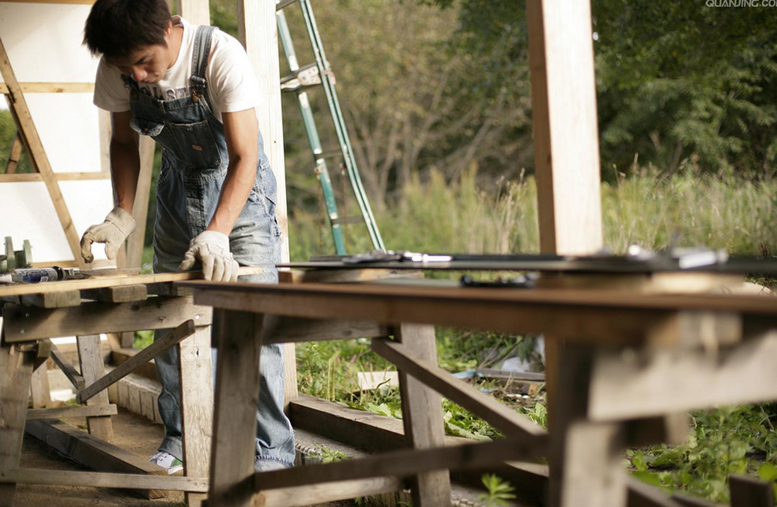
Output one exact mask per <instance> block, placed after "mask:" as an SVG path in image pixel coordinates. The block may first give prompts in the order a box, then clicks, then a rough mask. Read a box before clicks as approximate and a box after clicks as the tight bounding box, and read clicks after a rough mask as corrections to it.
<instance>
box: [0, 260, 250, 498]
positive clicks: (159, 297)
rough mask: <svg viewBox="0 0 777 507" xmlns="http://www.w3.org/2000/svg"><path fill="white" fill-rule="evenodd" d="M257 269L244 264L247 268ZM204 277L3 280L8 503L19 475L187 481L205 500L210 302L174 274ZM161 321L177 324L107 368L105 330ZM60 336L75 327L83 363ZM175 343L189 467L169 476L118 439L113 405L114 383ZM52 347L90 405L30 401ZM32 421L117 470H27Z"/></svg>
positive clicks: (49, 437) (160, 483) (134, 484)
mask: <svg viewBox="0 0 777 507" xmlns="http://www.w3.org/2000/svg"><path fill="white" fill-rule="evenodd" d="M259 269H260V268H242V270H241V274H249V273H253V272H257V271H258V270H259ZM197 278H202V273H169V274H155V275H127V274H125V273H118V272H117V273H112V274H110V275H104V276H97V277H93V278H88V279H83V280H67V281H61V282H47V283H39V284H28V285H6V286H3V285H0V301H2V302H3V305H4V306H3V308H2V317H3V320H2V337H3V339H2V344H1V345H0V392H2V393H3V396H2V399H0V420H2V421H3V424H2V425H0V482H2V484H0V505H2V506H10V505H12V504H13V493H14V489H15V487H14V484H15V483H16V482H20V481H23V482H28V483H33V484H60V485H91V486H95V485H96V486H105V487H121V488H126V489H136V490H141V491H145V494H146V495H148V496H149V497H157V496H159V495H160V494H161V492H160V491H159V490H183V491H187V500H188V502H189V504H190V505H195V504H199V503H200V502H201V500H202V499H203V498H204V492H205V491H207V481H206V477H207V474H208V472H207V471H208V465H209V460H208V455H209V449H210V435H209V432H208V431H207V429H208V428H209V427H210V422H211V419H212V400H213V397H212V396H213V395H212V366H211V354H210V343H211V336H210V325H211V317H212V311H211V309H210V308H209V307H202V306H196V305H194V304H193V302H192V297H191V290H189V289H178V288H176V287H174V286H173V285H172V282H174V281H180V280H190V279H197ZM148 296H156V297H148ZM158 329H173V331H171V332H170V333H168V334H167V335H166V336H165V337H163V338H161V339H159V340H157V341H156V342H155V343H154V344H153V345H151V346H149V347H148V348H146V349H144V350H143V351H141V352H140V353H138V354H137V355H136V356H134V357H133V358H132V359H130V360H129V361H127V363H125V364H123V365H121V366H120V367H118V368H116V369H114V370H113V371H111V372H110V373H108V374H105V372H104V371H103V356H102V354H101V353H100V334H101V333H123V332H134V331H136V330H158ZM62 336H76V337H77V342H78V358H79V363H80V368H76V367H75V366H74V365H73V364H71V363H70V362H69V361H68V360H67V358H66V357H65V356H64V355H63V354H62V353H60V352H59V351H58V350H57V348H56V346H54V345H52V344H51V342H50V340H49V339H50V338H56V337H62ZM189 337H190V338H189ZM185 338H188V339H185ZM173 346H175V347H178V351H179V354H180V356H179V357H181V378H182V382H181V384H182V386H184V389H182V391H183V392H182V404H183V405H184V407H185V408H186V410H184V411H183V426H184V433H185V434H184V453H185V456H184V457H185V461H186V470H185V474H186V477H176V476H168V475H167V473H166V471H165V470H163V469H162V468H160V467H158V466H157V465H154V464H151V463H149V462H148V461H147V459H146V458H145V457H136V456H134V455H132V454H131V453H129V452H126V451H123V450H122V449H119V448H117V447H115V446H113V445H112V444H111V443H110V442H111V440H112V436H113V432H112V426H111V422H110V415H112V414H116V406H115V405H111V404H109V403H108V396H107V391H106V389H107V387H109V386H110V385H111V384H113V383H115V382H116V381H118V380H119V379H120V378H122V377H123V376H124V375H127V374H129V373H130V372H131V371H132V370H133V369H134V368H137V367H138V366H141V365H142V364H143V363H145V362H148V361H149V360H151V359H152V358H153V357H154V356H156V355H157V354H159V353H160V352H162V351H163V350H167V349H169V348H171V347H173ZM49 355H51V357H52V359H53V360H54V362H55V363H56V364H57V365H58V366H59V367H60V369H61V370H62V371H63V373H64V374H65V376H66V377H67V378H68V379H69V380H70V381H71V382H72V383H73V386H74V387H75V389H76V391H77V394H78V396H77V400H78V401H79V403H84V404H83V405H81V406H76V407H67V408H57V409H30V410H28V408H27V402H28V395H29V392H30V382H31V379H33V378H34V374H33V372H34V371H35V370H36V368H37V367H38V366H40V365H41V364H43V363H44V362H45V360H46V358H47V357H48V356H49ZM43 370H44V368H42V369H40V370H38V372H41V371H43ZM61 417H87V421H88V429H89V432H88V434H86V433H83V432H80V431H78V430H75V429H74V428H71V427H69V426H67V425H64V424H62V423H59V422H50V421H47V419H48V420H56V419H58V418H61ZM33 419H35V420H33ZM25 423H26V424H25ZM25 426H26V427H25ZM25 430H26V431H27V432H28V433H31V434H33V435H35V436H36V437H38V438H40V439H42V440H44V441H46V442H48V443H49V445H51V446H53V447H54V448H55V449H57V450H59V451H60V452H62V453H64V454H66V455H69V456H70V457H71V458H73V459H75V460H76V461H79V462H81V463H82V464H84V465H86V466H87V467H90V468H92V469H94V470H98V471H101V472H111V473H92V472H89V473H71V472H67V473H65V472H56V471H47V470H25V471H23V472H20V471H18V469H17V467H18V465H19V456H20V453H21V444H22V437H23V433H24V431H25ZM187 430H188V431H187Z"/></svg>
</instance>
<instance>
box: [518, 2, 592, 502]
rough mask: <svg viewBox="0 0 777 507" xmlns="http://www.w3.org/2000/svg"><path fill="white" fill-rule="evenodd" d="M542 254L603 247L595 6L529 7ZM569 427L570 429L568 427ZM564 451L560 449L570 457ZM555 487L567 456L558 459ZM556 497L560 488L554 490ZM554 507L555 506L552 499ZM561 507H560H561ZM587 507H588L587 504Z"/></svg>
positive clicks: (551, 341)
mask: <svg viewBox="0 0 777 507" xmlns="http://www.w3.org/2000/svg"><path fill="white" fill-rule="evenodd" d="M526 17H527V25H528V31H529V66H530V69H531V85H532V118H533V122H534V159H535V174H536V179H537V200H538V203H537V208H538V215H539V232H540V250H541V251H542V252H544V253H556V254H564V255H580V254H590V253H593V252H595V251H597V250H599V249H601V247H602V217H601V196H600V185H601V182H600V162H599V133H598V122H597V114H596V83H595V78H594V56H593V33H592V25H591V6H590V2H589V1H585V0H583V1H578V2H568V1H565V0H527V5H526ZM562 338H563V337H560V336H549V335H546V336H545V364H546V378H547V388H548V410H549V423H550V425H551V435H553V436H554V438H556V437H561V435H556V434H555V433H559V434H560V433H563V432H564V431H565V428H563V427H557V425H556V419H557V418H559V419H566V416H561V415H560V414H557V410H558V408H557V407H559V406H560V405H561V404H560V403H557V402H556V398H557V397H558V396H557V395H558V394H559V393H558V389H557V383H558V380H557V379H558V376H559V370H560V369H562V368H566V367H567V365H563V366H562V365H561V364H560V363H559V359H558V358H559V355H560V354H561V353H560V351H559V348H560V347H562V346H563V345H561V343H560V342H561V340H562ZM562 424H563V423H562ZM563 447H564V446H563V445H562V446H560V447H559V449H563ZM550 458H551V479H552V480H551V482H553V479H554V478H556V479H558V478H559V477H560V476H559V475H558V473H554V470H555V472H559V470H558V469H557V467H558V466H560V460H562V459H563V456H562V455H559V456H555V455H552V456H551V457H550ZM551 489H553V486H552V487H551ZM551 497H552V498H551V505H554V504H553V502H554V501H559V500H558V499H556V500H554V499H553V493H551ZM556 505H557V504H556ZM581 505H582V503H581Z"/></svg>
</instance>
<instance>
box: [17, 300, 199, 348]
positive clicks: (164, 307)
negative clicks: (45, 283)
mask: <svg viewBox="0 0 777 507" xmlns="http://www.w3.org/2000/svg"><path fill="white" fill-rule="evenodd" d="M211 315H212V311H211V309H210V308H208V307H203V306H195V305H192V300H191V298H150V299H148V300H146V301H139V302H136V303H115V304H114V303H88V304H82V305H81V306H76V307H74V308H58V309H55V310H43V309H39V308H23V309H19V308H18V307H17V308H6V309H4V310H3V319H4V321H5V322H4V326H5V339H6V341H7V342H8V343H15V342H20V341H30V340H36V339H41V338H49V337H52V338H53V337H59V336H74V335H76V336H77V335H80V334H87V333H96V332H101V333H117V332H123V331H137V330H144V329H151V330H156V329H170V328H173V327H176V326H178V325H180V324H181V323H183V322H185V321H187V320H190V319H191V320H193V321H194V322H195V324H196V325H198V326H199V325H203V326H207V325H210V322H211Z"/></svg>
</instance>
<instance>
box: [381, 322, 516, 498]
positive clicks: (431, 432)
mask: <svg viewBox="0 0 777 507" xmlns="http://www.w3.org/2000/svg"><path fill="white" fill-rule="evenodd" d="M392 334H393V335H394V337H395V339H397V340H398V341H399V342H401V343H402V344H403V346H404V347H405V348H406V349H407V350H408V351H409V352H410V353H411V354H413V355H415V356H418V357H419V358H420V359H423V360H426V361H427V362H430V363H433V364H436V363H437V346H436V343H435V337H434V326H430V325H422V324H400V325H399V326H397V327H396V328H394V332H393V333H392ZM398 370H399V390H400V394H401V401H402V422H403V423H404V426H405V437H406V438H407V440H408V443H409V444H410V446H411V447H413V448H414V449H416V450H426V449H432V448H439V447H442V446H444V445H445V425H444V423H443V415H442V397H441V396H440V394H439V393H437V392H436V391H434V390H433V389H430V388H429V387H427V386H426V385H424V384H423V382H420V381H419V380H418V379H417V378H414V377H412V376H411V375H409V372H408V371H405V370H403V369H402V368H398ZM519 457H520V456H517V458H519ZM446 468H456V467H453V466H451V467H446ZM419 472H420V473H417V474H414V475H413V476H412V477H411V485H412V487H411V495H412V499H413V504H414V505H421V506H424V507H427V506H439V507H444V506H448V505H450V503H451V479H450V473H449V472H448V471H447V470H439V469H430V470H420V471H419ZM381 475H383V474H381Z"/></svg>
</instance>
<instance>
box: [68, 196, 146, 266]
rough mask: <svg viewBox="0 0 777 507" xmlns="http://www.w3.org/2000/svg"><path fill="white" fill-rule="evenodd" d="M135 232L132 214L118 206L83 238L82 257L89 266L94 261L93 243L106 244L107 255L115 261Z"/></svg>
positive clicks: (87, 231) (89, 229) (88, 230)
mask: <svg viewBox="0 0 777 507" xmlns="http://www.w3.org/2000/svg"><path fill="white" fill-rule="evenodd" d="M134 230H135V219H134V218H132V214H130V213H127V212H126V211H124V209H123V208H120V207H118V206H116V207H115V208H113V210H112V211H111V212H110V213H108V216H107V217H105V222H103V223H101V224H97V225H93V226H91V227H90V228H88V229H87V230H86V232H85V233H84V235H83V237H82V238H81V257H83V258H84V261H85V262H86V263H87V264H89V263H91V262H92V261H93V260H94V255H92V243H105V255H106V256H107V257H108V258H109V259H111V260H113V259H115V258H116V253H117V252H118V251H119V247H120V246H121V245H122V243H124V240H125V239H127V236H129V235H130V234H131V233H132V231H134Z"/></svg>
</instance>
